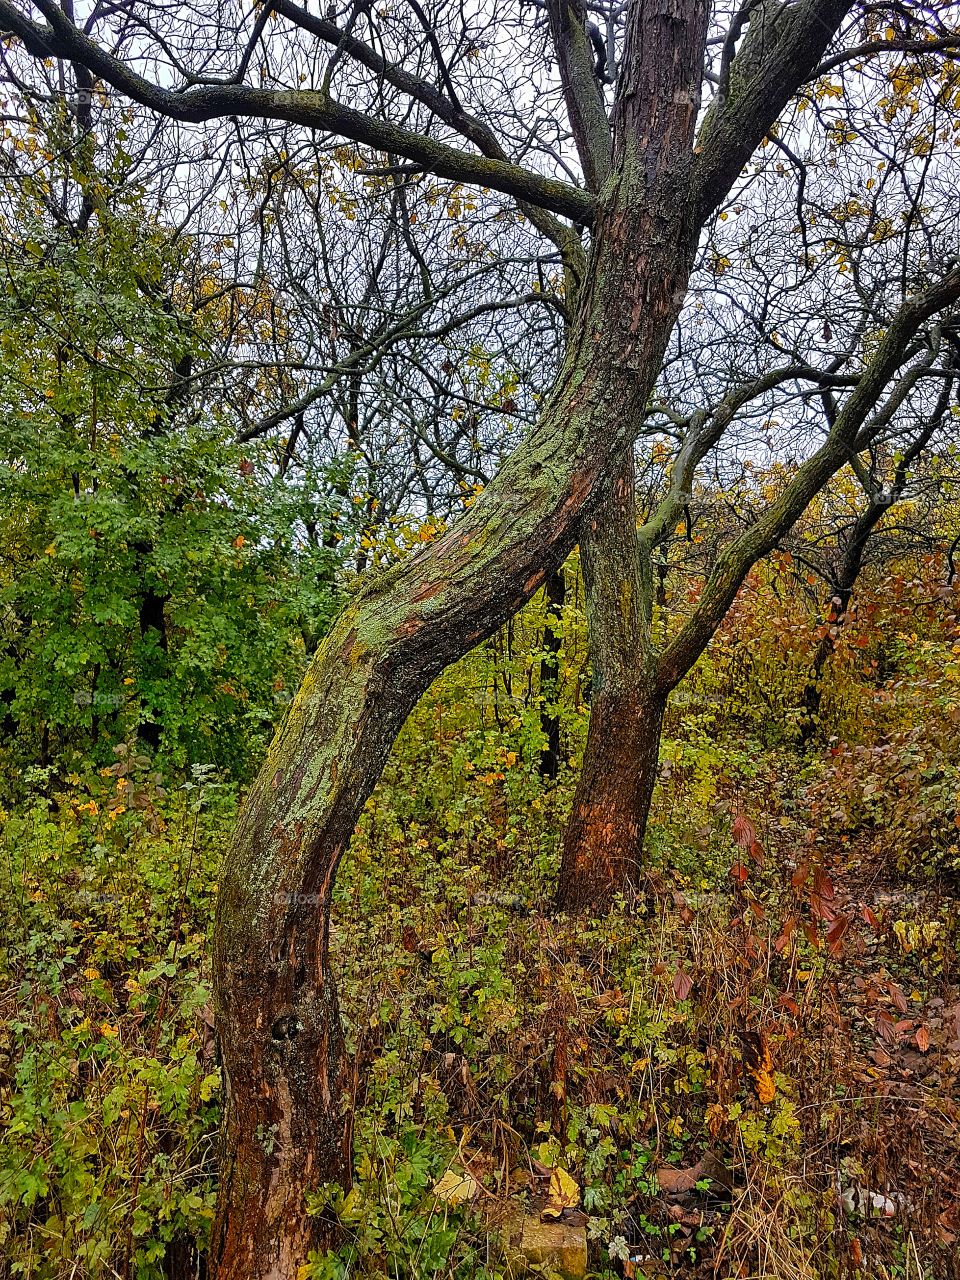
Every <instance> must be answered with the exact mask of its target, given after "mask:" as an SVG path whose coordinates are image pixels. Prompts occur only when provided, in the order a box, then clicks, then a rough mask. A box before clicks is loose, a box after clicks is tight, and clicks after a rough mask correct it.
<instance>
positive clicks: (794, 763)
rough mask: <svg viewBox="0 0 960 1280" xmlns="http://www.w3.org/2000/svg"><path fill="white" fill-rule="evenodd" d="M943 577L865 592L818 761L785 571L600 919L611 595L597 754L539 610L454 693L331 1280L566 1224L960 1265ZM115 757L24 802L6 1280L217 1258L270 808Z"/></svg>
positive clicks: (412, 794)
mask: <svg viewBox="0 0 960 1280" xmlns="http://www.w3.org/2000/svg"><path fill="white" fill-rule="evenodd" d="M941 570H942V566H939V565H933V564H931V565H928V566H926V568H925V569H923V570H922V571H920V572H919V573H918V574H917V575H916V576H915V577H913V578H909V577H905V578H903V579H902V580H899V583H898V589H897V591H895V592H894V591H890V590H887V591H886V592H884V593H875V594H874V595H868V594H865V595H864V599H863V602H862V603H861V607H860V610H859V613H858V616H857V622H856V626H854V627H851V628H850V635H849V636H844V637H841V642H840V644H839V645H838V648H837V652H836V654H835V655H834V658H833V661H832V663H831V665H830V667H829V669H828V673H827V676H826V677H825V682H824V698H823V702H822V706H821V720H820V724H819V726H818V732H817V734H816V736H815V738H814V739H813V740H812V741H811V742H810V743H808V745H807V747H806V749H801V747H800V746H799V743H798V733H797V716H796V707H797V705H798V704H799V698H798V688H799V687H800V686H799V684H798V682H802V677H803V673H804V671H805V669H806V668H805V655H806V654H807V653H808V649H809V636H810V624H809V619H808V618H807V617H806V616H805V615H804V610H803V608H802V607H801V605H800V604H798V603H797V602H796V600H794V601H793V603H790V602H789V601H788V603H787V604H784V603H783V600H782V599H781V597H780V596H778V595H777V593H776V592H771V582H772V581H773V579H772V578H771V576H770V574H765V575H759V574H758V575H755V577H754V579H752V580H751V584H750V585H749V589H748V590H747V591H745V592H744V593H743V597H742V599H741V601H740V602H738V605H737V606H736V609H735V610H734V611H733V613H732V615H731V618H730V619H729V620H728V623H727V625H726V627H725V629H724V632H723V633H722V634H721V636H720V637H718V640H717V642H716V643H715V644H714V645H713V646H712V648H711V650H710V652H709V653H708V655H707V656H706V658H705V659H704V661H703V662H702V663H701V664H700V667H699V668H698V669H697V671H696V673H695V674H694V677H693V678H692V679H691V680H690V681H689V682H688V683H687V684H686V685H684V686H682V687H681V689H680V690H679V691H678V695H677V696H676V697H675V699H674V703H673V704H672V706H671V710H670V712H669V714H668V721H667V726H666V734H665V741H664V748H663V751H662V756H661V769H660V782H659V786H658V790H657V795H656V797H655V802H654V813H653V822H652V826H651V831H650V834H649V837H648V859H647V872H646V876H645V879H644V883H643V885H642V886H641V889H640V891H639V892H638V894H637V896H636V898H635V900H633V901H630V902H620V903H619V904H618V905H617V907H616V908H615V909H614V910H613V911H612V912H610V913H609V914H608V915H606V916H604V917H603V918H602V919H598V920H588V919H585V918H567V917H564V916H562V915H560V914H559V913H557V912H556V910H555V909H554V906H553V900H554V894H555V889H556V874H557V863H558V857H559V832H560V830H561V827H562V821H563V818H564V815H565V813H566V810H567V808H568V806H569V803H570V796H571V792H572V787H573V784H574V781H575V771H574V767H573V765H574V763H575V759H576V753H577V750H578V745H577V744H578V743H580V742H582V736H583V729H584V726H585V720H586V715H587V712H588V702H587V694H586V690H585V674H584V673H585V670H586V667H585V641H584V636H583V620H582V616H581V615H580V613H579V612H578V602H577V600H576V599H574V600H573V603H572V604H570V605H569V606H568V608H567V610H566V612H565V615H564V621H563V647H562V653H561V660H560V666H559V668H558V671H557V680H556V687H557V693H556V703H555V704H553V705H551V706H550V707H548V708H546V710H547V711H552V712H555V713H557V714H559V715H560V717H561V723H562V729H563V741H564V742H565V744H566V746H567V748H568V751H569V757H570V762H571V763H570V765H569V766H567V765H565V766H564V767H563V768H562V769H561V771H560V776H559V778H558V779H556V780H555V781H549V780H544V779H543V778H542V777H541V774H540V768H539V765H540V753H541V750H542V745H543V731H542V721H541V717H542V715H543V713H544V711H545V708H544V706H543V700H542V699H541V698H539V697H538V692H537V687H536V681H535V674H532V673H535V672H536V670H537V669H538V664H539V663H540V662H541V659H542V647H543V641H542V627H543V616H542V613H539V614H538V613H537V610H536V608H533V609H531V610H530V611H528V613H527V614H526V615H524V617H523V618H521V619H520V620H519V621H518V622H516V623H515V624H513V626H512V627H511V628H510V629H509V630H507V631H504V632H503V633H501V634H500V635H499V636H498V637H497V638H496V639H495V640H494V641H492V642H491V643H490V644H489V645H488V646H486V647H485V648H483V649H481V650H479V651H478V652H477V653H475V654H474V655H472V656H471V657H470V658H468V659H467V660H465V661H464V662H463V663H461V664H460V665H459V666H458V667H456V668H454V669H453V670H451V671H450V672H449V673H448V674H447V675H446V676H445V677H444V678H443V679H442V680H441V681H440V682H438V684H437V685H436V686H435V687H434V688H433V689H432V690H431V691H430V692H429V693H428V695H427V696H426V697H425V698H424V699H423V701H422V703H421V705H420V707H419V708H418V710H417V712H416V714H415V715H414V717H413V718H412V719H411V721H410V723H409V724H408V725H407V727H406V729H405V730H404V733H403V735H402V737H401V740H400V742H399V743H398V745H397V748H396V749H395V751H394V753H393V756H392V757H391V760H390V763H389V765H388V768H387V771H386V773H385V775H384V778H383V780H382V782H381V784H380V786H379V787H378V789H377V791H376V793H375V795H374V796H373V797H372V799H371V800H370V801H369V803H368V805H367V807H366V810H365V812H364V815H363V817H362V820H361V822H360V825H359V827H358V831H357V837H356V839H355V842H354V847H353V849H352V851H351V854H350V856H349V858H348V860H347V862H346V864H345V867H344V871H343V873H342V875H341V877H340V881H339V890H338V893H339V897H338V903H337V910H336V913H335V919H334V951H335V955H336V961H337V970H338V973H339V975H340V979H339V980H340V998H341V1008H342V1013H343V1017H344V1022H345V1026H346V1030H347V1036H348V1042H349V1047H350V1051H351V1061H352V1069H353V1077H352V1086H351V1102H352V1106H353V1108H354V1150H355V1180H354V1186H353V1189H352V1191H351V1192H350V1193H349V1194H348V1195H346V1196H344V1195H343V1193H342V1192H340V1191H336V1192H333V1191H331V1192H329V1193H321V1194H320V1195H318V1196H315V1197H314V1205H313V1207H314V1208H315V1210H316V1211H317V1212H321V1211H323V1212H330V1211H331V1209H333V1210H335V1211H336V1212H337V1213H338V1215H339V1218H340V1221H341V1223H342V1224H343V1228H344V1241H345V1243H344V1246H343V1248H342V1249H341V1250H340V1251H339V1252H338V1253H337V1254H336V1255H327V1256H325V1257H322V1258H316V1259H315V1260H314V1261H312V1262H311V1263H309V1264H308V1265H307V1266H306V1267H305V1269H304V1273H303V1275H304V1280H319V1278H320V1277H323V1278H324V1280H326V1278H327V1277H329V1278H331V1280H332V1278H333V1277H340V1276H345V1275H348V1274H366V1273H373V1274H387V1275H390V1276H402V1277H428V1276H430V1277H432V1276H458V1277H459V1276H490V1277H495V1276H504V1275H507V1274H509V1272H510V1268H511V1265H512V1264H511V1259H510V1251H509V1248H507V1249H506V1250H504V1249H503V1248H500V1247H499V1246H498V1245H497V1240H498V1239H499V1238H501V1237H503V1236H504V1234H505V1233H504V1231H503V1229H502V1224H503V1222H504V1221H505V1220H506V1219H507V1218H509V1215H510V1214H511V1213H515V1212H518V1211H540V1210H546V1211H547V1212H548V1213H551V1212H552V1213H553V1214H554V1216H557V1217H559V1218H560V1219H561V1220H562V1221H566V1222H567V1223H568V1224H570V1225H572V1226H576V1225H577V1224H580V1225H585V1227H586V1231H587V1236H588V1242H589V1259H590V1262H589V1268H590V1274H591V1275H594V1276H598V1277H599V1276H614V1275H615V1276H620V1275H623V1276H627V1277H654V1276H664V1277H667V1276H685V1277H704V1278H706V1277H721V1278H724V1280H726V1278H730V1280H733V1278H735V1277H750V1278H753V1277H765V1278H766V1277H769V1278H771V1280H773V1278H779V1280H820V1278H821V1277H823V1278H827V1277H829V1278H833V1277H838V1278H840V1277H859V1278H860V1280H874V1278H875V1277H876V1278H878V1280H879V1278H881V1277H889V1278H891V1280H892V1278H893V1277H898V1278H902V1280H908V1278H909V1280H951V1278H952V1277H956V1276H960V1262H958V1255H960V1247H958V1244H960V1088H958V1072H960V990H958V974H957V964H956V954H957V948H956V941H957V924H958V914H960V913H958V904H960V876H958V866H960V855H958V849H957V843H958V841H960V832H958V818H957V808H958V790H960V786H958V784H960V769H958V762H957V756H956V750H955V745H954V743H955V738H956V733H957V726H958V725H960V645H958V643H957V636H958V634H960V633H958V631H957V627H956V613H955V603H954V601H953V597H952V594H947V595H944V593H943V592H939V593H937V592H934V591H933V590H932V588H931V584H932V583H933V582H934V580H935V579H937V575H939V574H941ZM923 601H928V602H929V604H922V602H923ZM113 754H114V763H113V764H112V765H108V766H103V767H101V768H99V769H92V768H89V767H88V768H84V767H83V763H82V762H80V761H78V762H77V764H76V769H75V770H72V771H70V772H68V771H67V769H66V766H64V767H62V768H58V767H53V766H51V767H50V768H47V769H38V770H34V771H33V772H32V773H30V774H28V775H26V776H25V777H24V779H23V782H22V785H21V786H20V792H19V794H18V795H17V796H16V797H15V798H14V797H11V799H10V800H9V802H8V808H7V809H6V810H4V826H3V836H2V844H3V850H2V865H0V879H2V883H3V892H4V894H5V895H6V896H7V899H8V904H7V905H8V909H7V911H6V912H5V913H4V920H5V923H4V937H3V953H2V991H0V1106H2V1116H3V1131H2V1136H0V1251H2V1254H3V1257H4V1262H3V1263H2V1265H0V1274H3V1275H9V1276H11V1277H13V1276H18V1277H19V1276H26V1277H32V1278H33V1280H54V1278H56V1280H60V1278H61V1277H62V1278H63V1280H68V1278H72V1277H77V1278H78V1280H80V1278H82V1277H99V1276H120V1277H123V1280H128V1278H132V1277H136V1278H137V1280H154V1278H156V1280H159V1278H160V1277H170V1278H173V1277H177V1278H183V1277H187V1276H198V1275H202V1274H203V1271H204V1263H203V1250H204V1247H205V1242H206V1238H207V1232H208V1228H209V1223H210V1219H211V1216H212V1210H213V1204H214V1197H215V1188H216V1171H217V1146H216V1126H217V1121H218V1116H219V1106H220V1099H221V1088H222V1082H221V1079H220V1072H219V1067H218V1057H217V1045H216V1028H215V1025H214V1017H213V1012H212V1006H211V1003H210V989H209V940H210V930H211V923H212V911H213V902H214V896H215V891H216V877H217V867H218V861H219V857H220V855H221V853H222V851H223V848H224V846H225V843H226V841H227V840H228V839H229V833H230V829H231V824H232V822H233V819H234V815H235V811H236V804H237V790H236V787H235V786H234V785H233V784H232V783H229V782H228V781H226V780H224V779H223V778H220V777H218V776H216V775H215V774H214V773H213V771H212V770H209V769H205V768H203V767H195V768H194V769H193V771H192V772H191V774H190V775H189V776H187V777H183V776H180V777H173V776H168V775H167V774H166V773H165V772H164V770H163V769H162V767H158V765H157V763H156V762H155V761H152V760H151V759H150V758H149V757H148V756H147V755H143V754H141V753H140V750H139V748H138V747H137V745H136V744H135V743H127V744H117V745H116V747H115V750H114V753H113ZM272 1137H273V1135H270V1134H264V1135H263V1140H264V1142H265V1144H268V1143H269V1142H270V1141H271V1140H272ZM506 1234H509V1233H506Z"/></svg>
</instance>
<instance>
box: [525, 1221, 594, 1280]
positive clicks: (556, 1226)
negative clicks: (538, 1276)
mask: <svg viewBox="0 0 960 1280" xmlns="http://www.w3.org/2000/svg"><path fill="white" fill-rule="evenodd" d="M519 1234H520V1246H519V1252H520V1255H521V1257H522V1259H523V1261H524V1262H525V1263H527V1264H528V1265H540V1266H542V1265H543V1264H544V1263H546V1264H547V1265H548V1266H549V1267H550V1269H551V1270H553V1271H556V1272H557V1273H558V1274H559V1275H561V1276H563V1277H564V1280H583V1277H584V1276H586V1274H587V1229H586V1227H585V1226H584V1225H583V1224H581V1223H570V1222H563V1221H561V1222H541V1221H540V1219H539V1217H525V1218H523V1219H521V1221H520V1232H519Z"/></svg>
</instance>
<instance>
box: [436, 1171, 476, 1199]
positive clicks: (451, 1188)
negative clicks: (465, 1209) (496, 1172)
mask: <svg viewBox="0 0 960 1280" xmlns="http://www.w3.org/2000/svg"><path fill="white" fill-rule="evenodd" d="M479 1190H480V1184H479V1183H478V1182H477V1180H476V1178H475V1177H474V1176H473V1175H472V1174H470V1173H467V1171H466V1169H453V1168H451V1169H448V1170H447V1172H446V1173H445V1174H444V1175H443V1177H442V1178H441V1179H440V1180H439V1181H438V1182H435V1183H434V1186H433V1194H434V1195H435V1196H436V1197H437V1199H438V1200H442V1201H443V1203H444V1204H450V1205H458V1204H466V1202H467V1201H468V1200H472V1199H473V1198H474V1196H476V1195H477V1193H478V1192H479Z"/></svg>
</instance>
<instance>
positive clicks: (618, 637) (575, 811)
mask: <svg viewBox="0 0 960 1280" xmlns="http://www.w3.org/2000/svg"><path fill="white" fill-rule="evenodd" d="M633 471H634V469H633V453H632V450H631V452H630V454H629V456H628V457H627V458H626V460H625V461H624V462H623V464H622V465H621V468H620V474H619V475H618V476H617V478H616V481H615V482H614V485H613V487H612V490H611V492H610V495H609V497H608V498H607V500H606V502H604V503H603V504H602V505H601V506H600V507H599V508H598V510H597V513H596V515H595V516H594V518H593V520H592V521H591V522H590V524H589V527H588V528H587V529H585V530H584V533H583V536H582V537H581V543H580V554H581V561H582V564H583V578H584V586H585V589H586V595H587V620H588V625H589V630H590V661H591V666H592V670H593V694H592V697H591V702H590V725H589V728H588V731H587V743H586V747H585V749H584V756H583V767H582V769H581V773H580V778H579V781H578V783H577V789H576V792H575V794H574V799H573V807H572V809H571V812H570V818H569V820H568V822H567V826H566V829H565V831H564V838H563V857H562V861H561V866H560V885H559V895H558V900H559V905H560V906H561V908H562V909H563V910H565V911H579V910H583V909H585V908H590V909H591V910H603V909H604V908H606V907H608V906H609V905H610V902H611V899H612V898H613V897H614V896H615V895H616V894H617V893H626V894H629V893H630V892H631V891H632V890H633V889H634V888H635V887H636V885H637V883H638V879H639V874H640V854H641V849H642V846H643V837H644V832H645V830H646V825H647V817H648V814H649V812H650V801H651V798H652V796H653V786H654V782H655V779H656V774H657V760H658V757H659V748H660V730H661V726H662V724H663V712H664V708H665V706H666V699H667V693H668V690H667V689H666V688H664V687H661V683H660V681H659V678H658V673H657V669H656V657H655V654H654V652H653V647H652V643H651V635H650V625H651V620H652V596H653V588H652V575H651V568H650V554H649V548H648V547H647V546H646V545H643V544H641V541H640V539H639V538H638V536H637V515H636V494H635V489H634V474H633Z"/></svg>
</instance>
